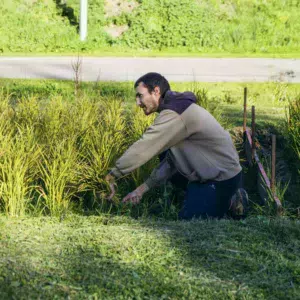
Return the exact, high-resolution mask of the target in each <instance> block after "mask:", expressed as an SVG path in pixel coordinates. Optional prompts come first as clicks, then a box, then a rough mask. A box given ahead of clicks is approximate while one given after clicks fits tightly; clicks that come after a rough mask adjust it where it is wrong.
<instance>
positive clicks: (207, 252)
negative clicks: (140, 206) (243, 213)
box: [0, 216, 300, 300]
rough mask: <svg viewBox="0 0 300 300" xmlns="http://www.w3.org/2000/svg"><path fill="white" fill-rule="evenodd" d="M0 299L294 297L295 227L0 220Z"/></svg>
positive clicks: (256, 221)
mask: <svg viewBox="0 0 300 300" xmlns="http://www.w3.org/2000/svg"><path fill="white" fill-rule="evenodd" d="M0 229H1V230H0V232H1V233H0V253H1V257H2V259H1V260H0V296H1V299H11V298H14V299H15V298H17V299H19V298H24V299H37V298H43V299H53V298H54V297H58V298H66V297H68V296H69V297H71V299H75V298H76V299H87V298H88V297H90V298H89V299H103V298H115V299H150V298H151V299H199V298H200V299H222V300H223V299H299V293H300V288H299V287H300V259H299V257H300V252H299V249H300V242H299V241H300V224H299V222H298V221H297V222H294V221H289V220H283V219H282V220H274V221H272V220H269V219H267V218H261V217H260V218H258V217H256V218H253V219H248V220H245V221H240V222H234V221H228V220H223V221H208V222H207V221H193V222H166V221H154V220H153V221H151V220H139V221H137V220H132V219H127V218H111V217H105V216H102V217H101V216H100V217H78V216H76V217H69V218H68V219H65V220H63V221H62V222H59V221H58V220H56V219H53V218H32V219H7V218H4V217H0Z"/></svg>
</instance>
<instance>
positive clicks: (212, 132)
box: [106, 73, 242, 219]
mask: <svg viewBox="0 0 300 300" xmlns="http://www.w3.org/2000/svg"><path fill="white" fill-rule="evenodd" d="M134 87H135V89H136V101H137V105H138V106H140V107H141V108H142V109H143V110H144V113H145V115H150V114H152V113H155V112H158V115H157V117H156V119H155V120H154V123H153V124H152V125H151V126H150V127H149V128H148V129H147V130H146V131H145V133H144V134H143V136H142V137H141V138H140V139H139V140H138V141H137V142H135V143H134V144H133V145H132V146H131V147H129V149H128V150H127V151H126V152H125V153H124V154H123V156H122V157H121V158H119V159H118V160H117V162H116V165H115V167H114V168H113V169H112V170H111V171H110V173H109V174H108V175H107V176H106V181H108V183H109V184H110V187H111V189H112V194H111V197H112V196H113V195H114V193H115V191H114V185H115V178H120V177H122V176H124V175H126V174H128V173H130V172H132V171H133V170H135V169H137V168H139V167H140V166H142V165H143V164H145V163H146V162H148V161H149V160H150V159H151V158H153V157H154V156H156V155H160V158H161V162H160V164H159V165H158V167H157V168H155V169H154V170H153V171H152V173H151V175H150V177H149V178H148V179H147V180H146V181H145V182H144V183H143V184H142V185H141V186H139V187H137V188H136V189H135V190H134V191H133V192H131V193H129V194H128V195H127V196H126V197H125V198H124V199H123V202H131V203H139V202H140V200H141V199H142V197H143V195H144V193H146V192H147V191H148V190H149V189H151V188H153V187H155V186H158V185H160V184H161V183H164V182H165V181H166V180H169V179H171V178H172V177H174V175H175V174H176V173H179V174H181V175H182V176H184V178H186V180H187V188H186V196H185V200H184V205H183V208H182V210H181V212H180V215H179V217H180V218H183V219H191V218H192V217H217V218H221V217H223V216H224V215H225V214H226V213H227V212H228V210H229V207H230V200H231V198H232V196H233V195H234V194H235V192H236V191H237V190H238V188H239V184H240V181H241V170H242V168H241V166H240V163H239V156H238V154H237V151H236V149H235V147H234V145H233V142H232V140H231V137H230V135H229V133H228V132H227V131H226V130H224V128H223V127H222V126H221V125H220V124H219V123H218V122H217V120H216V119H215V118H214V117H213V116H212V115H211V114H210V113H209V112H208V111H207V110H205V109H204V108H202V107H200V106H199V105H197V104H196V97H195V95H194V94H193V93H191V92H184V93H177V92H174V91H171V90H170V85H169V83H168V81H167V80H166V79H165V78H164V77H163V76H162V75H160V74H158V73H148V74H146V75H144V76H142V77H141V78H139V79H138V80H137V81H136V83H135V85H134Z"/></svg>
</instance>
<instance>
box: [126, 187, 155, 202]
mask: <svg viewBox="0 0 300 300" xmlns="http://www.w3.org/2000/svg"><path fill="white" fill-rule="evenodd" d="M148 190H149V188H148V186H147V184H146V183H143V184H142V185H140V186H139V187H138V188H137V189H135V190H134V191H133V192H131V193H129V194H128V195H127V196H126V197H124V198H123V200H122V202H123V203H132V204H139V203H140V201H141V199H142V198H143V195H144V194H145V193H146V192H147V191H148Z"/></svg>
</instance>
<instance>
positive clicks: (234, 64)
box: [0, 56, 300, 83]
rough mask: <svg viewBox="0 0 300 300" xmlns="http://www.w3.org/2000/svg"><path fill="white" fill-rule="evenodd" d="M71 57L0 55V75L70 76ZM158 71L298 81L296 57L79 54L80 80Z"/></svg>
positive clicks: (172, 76)
mask: <svg viewBox="0 0 300 300" xmlns="http://www.w3.org/2000/svg"><path fill="white" fill-rule="evenodd" d="M76 61H77V58H76V57H75V56H74V57H23V58H21V57H18V58H12V57H7V58H6V57H1V58H0V77H2V78H55V79H73V78H74V71H73V68H72V63H74V62H76ZM151 71H153V72H159V73H161V74H163V75H164V76H166V77H167V79H168V80H170V81H202V82H250V81H256V82H263V81H275V80H282V81H287V82H294V83H296V82H299V83H300V59H270V58H111V57H104V58H95V57H94V58H93V57H84V58H82V73H81V74H82V80H83V81H97V80H101V81H104V80H112V81H127V80H132V81H133V80H135V79H137V78H138V77H139V76H141V75H143V74H145V73H147V72H151Z"/></svg>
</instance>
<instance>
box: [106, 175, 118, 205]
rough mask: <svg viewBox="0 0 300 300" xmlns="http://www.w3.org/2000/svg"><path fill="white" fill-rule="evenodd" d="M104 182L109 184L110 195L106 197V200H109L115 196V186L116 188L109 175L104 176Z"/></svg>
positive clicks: (113, 178)
mask: <svg viewBox="0 0 300 300" xmlns="http://www.w3.org/2000/svg"><path fill="white" fill-rule="evenodd" d="M105 181H106V182H107V183H108V184H109V188H110V191H111V194H110V195H109V196H108V200H111V199H112V198H113V197H114V195H115V194H116V190H115V186H117V184H116V182H115V177H114V176H112V175H111V174H110V173H109V174H107V175H106V176H105Z"/></svg>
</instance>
